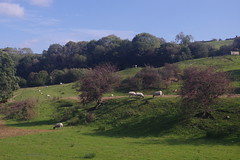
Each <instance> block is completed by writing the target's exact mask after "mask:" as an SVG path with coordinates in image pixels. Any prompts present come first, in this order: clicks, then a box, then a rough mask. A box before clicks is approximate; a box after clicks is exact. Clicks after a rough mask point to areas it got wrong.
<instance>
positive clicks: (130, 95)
mask: <svg viewBox="0 0 240 160" xmlns="http://www.w3.org/2000/svg"><path fill="white" fill-rule="evenodd" d="M128 96H129V97H132V96H136V92H134V91H130V92H128Z"/></svg>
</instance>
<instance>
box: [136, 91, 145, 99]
mask: <svg viewBox="0 0 240 160" xmlns="http://www.w3.org/2000/svg"><path fill="white" fill-rule="evenodd" d="M136 96H137V97H141V98H144V95H143V93H141V92H136Z"/></svg>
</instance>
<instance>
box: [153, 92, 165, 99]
mask: <svg viewBox="0 0 240 160" xmlns="http://www.w3.org/2000/svg"><path fill="white" fill-rule="evenodd" d="M155 96H163V92H162V91H156V92H155V93H153V98H154V97H155Z"/></svg>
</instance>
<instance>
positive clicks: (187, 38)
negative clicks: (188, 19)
mask: <svg viewBox="0 0 240 160" xmlns="http://www.w3.org/2000/svg"><path fill="white" fill-rule="evenodd" d="M175 40H176V42H178V43H180V44H183V45H187V44H189V43H190V42H191V41H192V40H193V36H192V35H185V34H184V33H183V32H180V33H179V34H178V35H176V38H175Z"/></svg>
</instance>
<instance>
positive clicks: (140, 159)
mask: <svg viewBox="0 0 240 160" xmlns="http://www.w3.org/2000/svg"><path fill="white" fill-rule="evenodd" d="M0 143H1V145H0V150H1V154H0V159H2V160H23V159H25V160H66V159H67V160H75V159H90V157H91V156H89V155H93V159H96V160H113V159H117V160H147V159H149V160H166V159H172V160H183V159H184V160H216V159H217V160H220V159H226V160H237V159H239V158H240V157H239V149H240V148H239V144H236V143H235V142H231V141H230V142H219V141H215V140H201V139H194V138H193V139H188V138H183V137H177V136H162V137H142V138H131V137H111V136H101V135H97V134H95V132H94V129H93V128H90V127H73V128H72V127H68V128H64V129H63V130H59V131H54V132H49V133H41V134H36V135H28V136H21V137H12V138H7V139H0ZM88 157H89V158H88Z"/></svg>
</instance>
